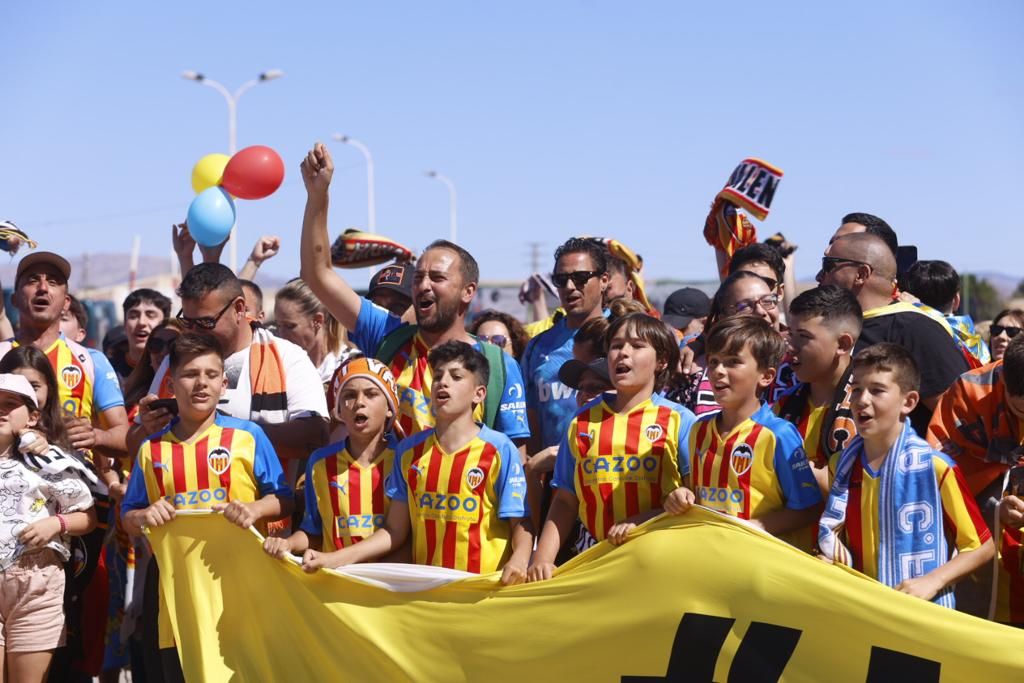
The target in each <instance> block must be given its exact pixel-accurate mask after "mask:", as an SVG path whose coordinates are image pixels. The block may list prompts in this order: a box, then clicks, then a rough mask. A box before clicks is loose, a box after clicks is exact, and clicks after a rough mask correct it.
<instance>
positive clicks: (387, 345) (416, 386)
mask: <svg viewBox="0 0 1024 683" xmlns="http://www.w3.org/2000/svg"><path fill="white" fill-rule="evenodd" d="M333 174H334V162H333V161H332V160H331V155H330V153H329V152H328V151H327V149H326V148H325V147H324V146H323V145H322V144H319V143H318V144H316V145H315V146H314V147H313V149H312V150H310V152H309V154H307V155H306V158H305V160H304V161H303V162H302V180H303V182H304V183H305V185H306V193H307V200H306V211H305V216H304V217H303V221H302V247H301V261H302V271H301V277H302V279H303V280H304V281H305V282H306V283H307V284H308V285H309V287H310V289H312V290H313V293H314V294H316V295H317V297H318V298H319V299H320V301H321V302H322V303H323V304H324V305H325V306H326V307H327V309H328V310H329V311H330V312H331V314H332V315H333V316H334V317H335V318H337V319H338V321H339V322H341V324H342V325H343V326H344V327H345V328H346V329H348V330H349V332H350V333H351V337H350V339H351V341H352V342H353V343H355V344H356V345H357V346H359V348H361V349H362V350H363V352H364V353H366V354H367V355H368V356H373V357H376V358H377V359H378V360H380V361H382V362H384V363H385V364H386V365H388V366H389V367H390V368H391V372H392V374H394V376H395V378H396V379H397V380H398V389H399V407H398V412H399V417H398V425H399V427H400V428H401V430H402V431H403V432H404V433H405V435H406V436H411V435H412V434H415V433H417V432H419V431H422V430H423V429H426V428H429V427H432V426H433V425H434V416H433V414H432V412H431V410H430V392H431V388H430V385H431V381H432V379H433V377H432V373H431V370H430V366H429V364H428V363H427V354H428V353H429V352H430V350H431V349H433V348H435V347H437V346H439V345H441V344H443V343H445V342H447V341H452V340H455V341H463V342H466V343H467V344H471V345H473V346H474V347H475V348H476V349H477V350H479V351H481V352H482V353H483V354H484V355H485V356H486V357H487V359H488V362H489V364H490V368H491V372H490V376H491V381H490V382H489V383H488V387H487V393H488V395H487V397H486V399H485V401H484V403H483V404H481V405H480V406H478V410H477V414H476V419H477V420H478V421H481V422H485V423H486V424H487V425H488V426H489V427H492V428H493V429H496V430H497V431H500V432H504V433H505V434H506V435H507V436H508V437H509V438H511V439H513V440H518V442H519V443H518V445H521V443H522V442H523V441H525V439H526V438H527V437H528V436H529V434H530V432H529V428H528V426H527V422H526V404H525V401H524V396H523V379H522V374H521V373H520V371H519V366H518V365H517V364H516V362H515V360H513V359H512V357H511V356H509V355H508V354H506V353H504V352H503V351H501V350H500V349H498V348H497V347H495V346H494V345H493V344H487V343H480V342H479V341H478V340H477V339H475V338H474V337H472V336H471V335H470V334H468V333H467V332H466V313H467V311H468V310H469V305H470V303H472V301H473V297H474V296H475V295H476V290H477V282H478V281H479V277H480V272H479V268H478V266H477V263H476V260H475V259H474V258H473V257H472V255H470V253H469V252H467V251H466V250H465V249H463V248H462V247H460V246H458V245H457V244H453V243H452V242H448V241H445V240H437V241H435V242H433V243H431V244H430V245H429V246H428V247H427V248H426V250H425V251H424V252H423V255H422V256H420V258H419V259H418V260H417V261H416V269H415V271H414V273H413V278H412V304H413V312H414V313H415V316H416V324H415V325H409V324H407V323H403V322H402V320H401V319H400V318H399V317H398V316H396V315H394V314H392V313H390V312H388V311H387V310H385V309H383V308H380V307H379V306H376V305H374V304H373V303H372V302H370V301H369V300H368V299H364V298H362V297H361V296H359V295H358V294H357V293H356V292H355V290H353V289H352V288H351V287H350V286H349V285H348V283H347V282H345V281H344V280H343V279H341V278H340V277H339V276H338V275H337V274H336V273H335V272H334V269H333V267H332V266H331V256H330V254H331V244H330V239H329V237H328V235H327V209H328V189H329V187H330V184H331V177H332V176H333Z"/></svg>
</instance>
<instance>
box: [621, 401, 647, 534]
mask: <svg viewBox="0 0 1024 683" xmlns="http://www.w3.org/2000/svg"><path fill="white" fill-rule="evenodd" d="M646 413H647V411H646V410H637V411H635V412H633V413H632V414H631V415H630V416H629V419H628V420H627V422H626V452H625V453H624V454H623V455H625V456H626V457H629V456H630V455H632V454H636V455H638V456H639V455H640V425H641V424H642V423H643V421H644V415H645V414H646ZM639 487H640V485H639V484H637V483H636V482H635V481H627V482H626V485H625V487H624V488H625V493H626V517H632V516H633V515H635V514H638V513H639V512H640V490H639Z"/></svg>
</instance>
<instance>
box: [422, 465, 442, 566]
mask: <svg viewBox="0 0 1024 683" xmlns="http://www.w3.org/2000/svg"><path fill="white" fill-rule="evenodd" d="M433 450H435V451H436V450H439V449H438V448H437V447H436V446H435V447H434V449H433ZM441 457H442V456H441V455H440V453H437V454H435V455H434V456H433V457H431V458H430V470H429V471H428V472H427V484H426V486H425V487H424V490H426V491H431V492H436V491H437V480H438V479H439V478H440V477H441ZM423 531H424V534H425V535H426V537H427V561H426V564H428V565H432V564H434V553H436V552H437V520H435V519H425V520H423Z"/></svg>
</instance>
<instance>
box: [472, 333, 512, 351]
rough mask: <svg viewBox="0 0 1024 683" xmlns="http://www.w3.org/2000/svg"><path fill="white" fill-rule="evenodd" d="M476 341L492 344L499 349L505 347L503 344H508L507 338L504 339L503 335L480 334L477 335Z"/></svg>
mask: <svg viewBox="0 0 1024 683" xmlns="http://www.w3.org/2000/svg"><path fill="white" fill-rule="evenodd" d="M477 339H479V340H480V341H485V342H490V343H492V344H494V345H495V346H497V347H498V348H499V349H500V348H501V347H503V346H505V344H506V343H507V342H508V337H506V336H505V335H503V334H492V335H486V334H480V335H477Z"/></svg>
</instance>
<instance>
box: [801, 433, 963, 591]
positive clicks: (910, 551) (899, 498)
mask: <svg viewBox="0 0 1024 683" xmlns="http://www.w3.org/2000/svg"><path fill="white" fill-rule="evenodd" d="M933 453H934V451H933V449H932V448H931V447H930V446H929V445H928V443H927V442H925V441H924V439H922V438H921V437H919V436H918V435H917V433H916V432H915V431H914V429H913V427H911V426H910V422H905V423H904V425H903V431H902V432H901V433H900V436H899V438H898V439H897V440H896V443H894V444H893V446H892V448H891V449H890V450H889V455H888V456H887V457H886V459H885V462H884V463H883V464H882V471H881V473H880V474H879V477H880V481H879V492H878V535H879V540H878V580H879V581H880V582H881V583H884V584H885V585H887V586H892V587H894V588H895V587H896V586H898V585H899V584H900V583H901V582H903V581H905V580H907V579H914V578H917V577H920V576H924V575H925V574H927V573H928V572H930V571H932V570H933V569H936V568H937V567H939V566H941V565H943V564H945V563H946V561H947V559H948V557H949V555H948V553H949V548H948V547H947V544H946V536H945V533H944V529H943V515H942V497H941V495H940V493H939V483H938V481H937V480H936V479H935V466H934V464H933V463H932V454H933ZM863 457H864V440H863V439H862V438H861V437H859V436H858V437H856V438H854V439H853V441H851V442H850V445H849V446H847V448H846V449H845V450H844V451H843V453H842V455H841V456H840V457H839V463H838V466H837V467H836V476H835V480H834V481H833V483H832V491H831V492H830V493H829V497H828V504H827V505H826V506H825V512H824V514H822V516H821V521H820V523H819V526H818V547H819V548H821V552H822V554H824V555H825V556H826V557H828V558H831V559H832V561H834V562H841V563H843V564H845V565H847V566H853V558H852V557H851V555H850V551H849V549H848V548H847V547H846V546H844V545H843V543H842V541H841V540H840V536H839V534H840V533H841V532H842V529H843V527H844V526H845V524H846V507H847V502H848V496H849V487H850V473H851V472H852V471H853V467H854V465H855V464H856V463H857V461H858V460H862V458H863ZM932 602H934V603H936V604H938V605H941V606H943V607H949V608H952V607H954V604H955V603H954V600H953V589H952V587H948V588H945V589H944V590H942V591H940V592H939V593H938V594H937V595H936V596H935V597H934V598H932Z"/></svg>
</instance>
